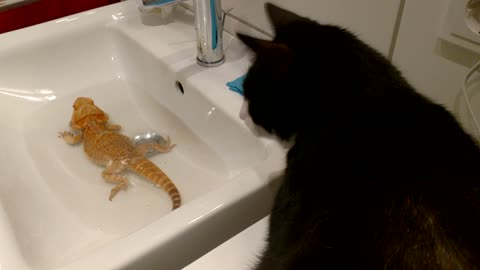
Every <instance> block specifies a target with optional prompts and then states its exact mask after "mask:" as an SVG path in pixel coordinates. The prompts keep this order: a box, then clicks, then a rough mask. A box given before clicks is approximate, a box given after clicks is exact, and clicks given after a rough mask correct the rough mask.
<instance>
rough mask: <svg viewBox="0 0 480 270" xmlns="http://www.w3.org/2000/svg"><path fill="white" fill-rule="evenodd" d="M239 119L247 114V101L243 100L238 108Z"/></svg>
mask: <svg viewBox="0 0 480 270" xmlns="http://www.w3.org/2000/svg"><path fill="white" fill-rule="evenodd" d="M238 116H239V117H240V119H242V120H245V119H247V116H248V103H247V102H245V101H243V103H242V107H241V108H240V113H239V115H238Z"/></svg>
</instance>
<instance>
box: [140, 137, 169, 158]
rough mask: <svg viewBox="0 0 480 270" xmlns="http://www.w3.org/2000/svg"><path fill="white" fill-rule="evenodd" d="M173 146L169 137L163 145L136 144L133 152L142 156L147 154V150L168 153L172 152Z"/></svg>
mask: <svg viewBox="0 0 480 270" xmlns="http://www.w3.org/2000/svg"><path fill="white" fill-rule="evenodd" d="M175 146H176V144H172V143H171V141H170V136H168V137H167V140H166V141H165V142H164V143H163V144H159V143H142V144H138V145H137V146H136V147H135V150H136V151H137V153H139V154H140V155H142V156H144V155H145V154H146V153H147V152H148V150H150V149H155V150H157V151H158V152H160V153H168V152H170V151H172V149H173V148H174V147H175Z"/></svg>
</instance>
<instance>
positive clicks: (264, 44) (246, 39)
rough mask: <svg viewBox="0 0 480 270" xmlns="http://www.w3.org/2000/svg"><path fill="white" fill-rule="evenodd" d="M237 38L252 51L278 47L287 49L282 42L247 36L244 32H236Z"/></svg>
mask: <svg viewBox="0 0 480 270" xmlns="http://www.w3.org/2000/svg"><path fill="white" fill-rule="evenodd" d="M237 36H238V38H239V39H240V40H241V41H242V42H243V43H244V44H245V45H247V46H248V47H249V48H250V49H252V51H254V52H259V51H261V50H265V49H280V50H288V47H287V45H285V44H282V43H277V42H274V41H270V40H264V39H259V38H254V37H251V36H247V35H244V34H240V33H237Z"/></svg>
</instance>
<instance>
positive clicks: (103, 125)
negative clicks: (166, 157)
mask: <svg viewBox="0 0 480 270" xmlns="http://www.w3.org/2000/svg"><path fill="white" fill-rule="evenodd" d="M70 127H71V128H72V130H73V131H77V132H79V133H78V134H76V135H75V134H73V133H72V132H69V131H63V132H59V136H58V137H60V138H62V139H63V140H64V141H65V142H67V143H68V144H76V143H80V142H81V141H82V140H83V142H84V144H83V146H84V150H85V153H86V154H87V156H88V157H89V158H90V159H91V160H92V161H93V162H95V163H96V164H98V165H101V166H105V167H106V168H105V170H104V171H103V172H102V176H103V178H104V179H105V181H107V182H109V183H113V184H115V187H114V188H113V189H112V190H111V192H110V200H112V198H113V197H114V196H115V195H116V194H117V192H118V191H120V190H122V189H123V190H126V189H127V187H128V180H127V178H126V177H125V176H123V175H121V173H122V171H123V170H124V169H129V170H131V171H133V172H135V173H137V174H139V175H141V176H143V177H145V178H146V179H148V180H150V181H151V182H153V183H154V184H155V185H156V186H160V187H161V188H162V189H163V190H165V191H166V192H167V193H168V195H169V196H170V199H171V200H172V203H173V207H172V208H173V209H176V208H178V207H179V206H180V204H181V199H180V193H179V192H178V189H177V188H176V187H175V184H173V182H172V181H171V180H170V178H168V176H167V175H166V174H165V173H164V172H163V171H162V170H161V169H160V168H158V167H157V166H156V165H155V164H154V163H152V162H151V161H150V160H148V159H147V158H145V157H144V154H145V153H146V152H147V150H148V149H149V148H154V149H155V150H157V151H159V152H162V153H166V152H170V151H171V150H172V148H173V147H174V146H175V145H174V144H173V145H172V144H171V143H170V138H168V139H167V142H166V143H164V144H163V145H161V144H142V145H140V146H139V147H136V148H135V147H134V146H133V143H132V141H131V140H130V138H128V137H127V136H125V135H122V134H120V133H118V130H119V129H120V126H118V125H110V124H109V123H108V116H107V114H105V113H104V112H103V111H102V110H101V109H100V108H98V107H97V106H96V105H95V104H94V102H93V100H92V99H90V98H87V97H79V98H77V99H76V100H75V103H74V104H73V114H72V120H71V121H70ZM173 209H172V210H173Z"/></svg>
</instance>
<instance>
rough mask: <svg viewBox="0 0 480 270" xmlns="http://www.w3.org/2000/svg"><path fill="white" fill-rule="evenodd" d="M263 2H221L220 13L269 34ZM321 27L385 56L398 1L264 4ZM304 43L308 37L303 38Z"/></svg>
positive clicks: (324, 0) (288, 0)
mask: <svg viewBox="0 0 480 270" xmlns="http://www.w3.org/2000/svg"><path fill="white" fill-rule="evenodd" d="M265 2H267V1H265V0H222V5H223V8H224V9H230V8H233V10H232V12H231V13H232V14H233V15H234V16H235V17H237V18H240V19H241V20H243V21H246V22H248V23H250V24H252V25H254V26H256V27H258V28H260V29H261V30H263V31H265V32H267V33H269V34H272V29H271V27H270V25H269V23H268V19H267V16H266V14H265V10H264V3H265ZM268 2H271V3H275V4H277V5H279V6H281V7H284V8H286V9H288V10H291V11H293V12H295V13H297V14H300V15H302V16H306V17H309V18H312V19H314V20H316V21H319V22H322V23H332V24H339V25H342V26H344V27H346V28H348V29H350V30H352V31H353V32H355V33H356V34H357V35H358V36H359V37H360V38H361V39H363V40H364V41H366V42H368V43H369V44H370V45H372V46H374V47H375V48H377V49H379V50H380V51H382V52H383V53H384V54H388V52H389V50H390V45H391V40H392V36H393V32H394V26H395V23H396V19H397V13H398V10H399V6H400V2H401V1H400V0H388V1H385V0H362V1H358V0H321V1H319V0H268ZM305 42H308V37H305Z"/></svg>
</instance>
